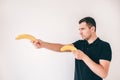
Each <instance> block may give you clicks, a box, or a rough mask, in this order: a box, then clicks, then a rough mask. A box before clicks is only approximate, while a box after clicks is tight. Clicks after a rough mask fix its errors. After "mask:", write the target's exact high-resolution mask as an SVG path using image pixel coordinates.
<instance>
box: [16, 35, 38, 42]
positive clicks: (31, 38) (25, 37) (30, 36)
mask: <svg viewBox="0 0 120 80" xmlns="http://www.w3.org/2000/svg"><path fill="white" fill-rule="evenodd" d="M20 39H28V40H31V41H35V40H36V38H35V37H34V36H32V35H30V34H20V35H18V36H17V37H16V40H20Z"/></svg>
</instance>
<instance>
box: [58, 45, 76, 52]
mask: <svg viewBox="0 0 120 80" xmlns="http://www.w3.org/2000/svg"><path fill="white" fill-rule="evenodd" d="M67 50H70V51H74V50H77V49H76V48H75V47H74V46H71V45H66V46H63V47H62V48H61V49H60V51H67Z"/></svg>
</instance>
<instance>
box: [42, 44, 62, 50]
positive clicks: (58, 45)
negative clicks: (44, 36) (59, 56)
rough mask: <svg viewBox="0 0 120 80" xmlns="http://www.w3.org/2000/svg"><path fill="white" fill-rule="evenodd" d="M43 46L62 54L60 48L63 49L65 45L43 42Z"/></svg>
mask: <svg viewBox="0 0 120 80" xmlns="http://www.w3.org/2000/svg"><path fill="white" fill-rule="evenodd" d="M42 46H43V47H44V48H46V49H49V50H53V51H57V52H60V48H61V47H63V46H64V45H62V44H58V43H48V42H43V44H42Z"/></svg>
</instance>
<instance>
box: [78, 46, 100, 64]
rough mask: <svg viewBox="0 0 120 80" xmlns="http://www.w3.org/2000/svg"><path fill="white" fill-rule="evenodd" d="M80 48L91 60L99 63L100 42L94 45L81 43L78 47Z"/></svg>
mask: <svg viewBox="0 0 120 80" xmlns="http://www.w3.org/2000/svg"><path fill="white" fill-rule="evenodd" d="M80 50H82V51H83V52H84V53H85V54H86V55H87V56H89V57H90V58H91V59H92V60H93V61H95V62H96V63H99V57H100V55H101V52H102V46H100V44H94V45H88V44H83V45H82V46H81V47H80Z"/></svg>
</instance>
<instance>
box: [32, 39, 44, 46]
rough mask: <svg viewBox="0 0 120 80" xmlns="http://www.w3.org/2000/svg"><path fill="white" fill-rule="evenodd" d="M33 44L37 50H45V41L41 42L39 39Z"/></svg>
mask: <svg viewBox="0 0 120 80" xmlns="http://www.w3.org/2000/svg"><path fill="white" fill-rule="evenodd" d="M31 42H32V43H33V45H34V46H35V47H36V48H43V43H44V42H43V41H42V40H40V39H37V40H35V41H31Z"/></svg>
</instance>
